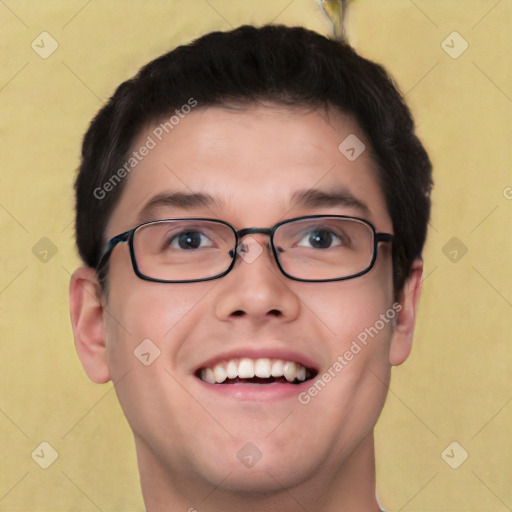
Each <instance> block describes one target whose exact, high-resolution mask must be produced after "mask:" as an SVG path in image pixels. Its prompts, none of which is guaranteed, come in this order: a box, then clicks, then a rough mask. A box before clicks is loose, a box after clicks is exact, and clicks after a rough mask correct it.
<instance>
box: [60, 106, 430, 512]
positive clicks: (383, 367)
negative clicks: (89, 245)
mask: <svg viewBox="0 0 512 512" xmlns="http://www.w3.org/2000/svg"><path fill="white" fill-rule="evenodd" d="M152 128H153V127H148V129H147V130H145V131H144V132H143V133H141V134H140V137H139V138H138V140H136V141H134V144H133V148H134V149H135V148H138V147H139V146H140V145H141V144H142V143H143V142H144V141H145V140H146V137H147V136H148V134H151V129H152ZM349 134H356V135H357V137H358V138H359V139H360V140H362V141H363V142H364V143H365V145H366V148H367V150H366V151H364V152H363V153H362V154H361V156H359V158H357V159H356V160H354V161H352V162H351V161H349V160H348V159H347V158H345V156H344V155H343V154H341V153H340V151H339V150H338V145H339V144H340V142H341V141H343V140H344V139H345V137H347V136H348V135H349ZM369 147H370V146H369V143H368V142H367V141H366V139H365V136H364V133H363V132H362V130H361V129H360V127H359V126H358V125H357V123H356V122H355V121H354V120H353V119H352V118H351V117H350V116H348V115H346V114H342V113H339V112H332V111H331V112H325V111H323V110H322V111H320V110H309V111H305V110H297V109H294V110H291V109H286V108H284V107H277V108H276V107H275V106H274V108H269V107H268V106H261V105H260V106H252V107H248V108H244V109H238V110H234V109H226V108H208V109H202V110H201V109H199V108H197V109H195V110H193V111H192V112H191V113H190V114H189V115H187V116H186V117H185V118H184V119H182V120H181V121H180V123H179V125H177V126H176V127H175V128H174V129H173V131H172V132H170V133H169V134H168V135H167V136H166V137H164V139H163V140H162V141H161V142H159V143H158V144H157V146H156V147H155V148H154V149H152V150H151V151H150V153H149V154H148V155H147V156H146V157H145V158H144V159H143V161H142V162H141V163H140V164H139V165H138V166H137V168H136V170H134V171H133V172H132V173H131V175H130V176H129V178H128V181H127V183H126V188H125V190H124V191H123V194H122V196H121V199H120V202H119V203H118V204H117V207H116V208H115V211H114V213H113V215H112V217H111V219H110V222H109V224H108V228H107V232H106V236H105V238H106V239H108V238H110V237H112V236H114V235H117V234H118V233H121V232H123V231H125V230H127V229H130V228H133V227H134V226H136V225H137V224H138V221H137V216H138V214H139V212H140V211H141V209H142V208H143V206H144V205H145V204H146V203H147V202H148V201H149V200H150V199H151V198H152V197H154V196H155V195H156V194H158V193H162V192H167V191H171V190H172V191H181V192H184V193H190V192H191V191H193V192H206V193H209V194H211V195H213V196H215V197H217V198H218V203H219V204H212V205H209V206H198V207H194V208H170V207H164V208H161V209H159V210H158V211H156V212H153V214H152V218H150V219H147V220H155V219H164V218H169V217H180V216H183V217H185V216H199V217H209V218H219V219H223V220H225V221H227V222H230V223H231V224H233V226H235V227H236V228H237V229H240V228H245V227H254V226H257V227H269V226H272V225H274V224H275V223H277V222H279V221H280V220H282V219H285V218H292V217H298V216H301V215H308V214H335V215H354V216H359V217H361V216H362V214H361V212H360V211H359V210H357V209H356V208H354V207H352V206H346V205H338V206H328V207H327V206H324V207H321V208H304V207H298V206H297V204H295V203H294V202H293V201H291V200H290V197H291V195H292V193H293V192H294V191H296V190H297V189H304V188H316V189H320V190H324V191H326V190H327V191H328V190H331V189H333V188H339V187H343V188H344V189H346V190H348V191H350V192H351V193H352V194H353V195H354V196H355V197H357V198H358V199H359V200H361V201H363V202H364V203H366V205H367V206H368V209H369V211H368V212H367V213H366V214H365V215H364V218H366V219H367V220H369V221H370V222H372V223H373V224H374V225H375V227H376V228H377V231H379V232H387V233H393V226H392V222H391V219H390V217H389V214H388V212H387V209H386V205H385V201H384V197H383V195H382V192H381V190H380V188H379V186H378V183H377V180H376V175H375V171H374V168H373V162H372V159H371V155H370V151H368V148H369ZM256 243H259V244H261V246H262V247H263V248H264V249H265V247H266V244H267V243H268V237H265V236H264V235H259V234H258V235H254V236H252V239H251V240H250V241H249V240H248V241H247V244H248V247H249V250H254V249H255V246H254V244H256ZM421 274H422V264H421V261H419V260H418V261H415V262H414V264H413V267H412V269H411V273H410V276H409V278H408V279H407V281H406V284H405V286H404V289H403V290H402V291H401V293H400V294H399V297H400V304H401V306H402V309H401V310H400V312H399V314H398V315H397V323H396V326H395V327H393V326H392V325H391V323H388V324H386V325H385V327H384V328H383V329H382V330H381V331H380V332H379V334H378V335H377V336H375V337H374V338H373V339H371V341H370V342H369V343H368V345H367V346H366V347H364V349H363V350H361V352H359V353H358V354H357V355H356V356H355V357H354V358H353V359H352V361H350V362H349V364H347V366H346V367H345V368H344V369H343V371H342V372H340V373H339V374H337V375H336V377H335V378H333V379H332V380H331V382H330V383H329V384H328V385H327V386H326V387H325V389H323V390H322V391H321V392H320V393H319V394H318V395H317V396H316V397H314V398H312V399H311V401H310V402H309V403H308V404H307V405H303V404H301V403H299V401H298V400H297V396H296V395H295V396H293V397H291V398H286V399H280V400H277V401H276V400H274V401H267V402H265V401H264V400H262V401H261V400H260V401H258V400H252V401H251V400H245V401H241V400H238V401H237V400H236V399H234V398H225V397H224V396H220V397H218V396H217V395H216V394H214V393H212V392H211V391H207V390H205V387H204V385H202V383H201V382H200V381H198V379H197V378H196V377H195V376H194V375H193V371H194V369H196V368H197V367H198V365H200V363H201V362H204V361H206V360H207V359H209V358H211V357H213V356H215V355H216V354H219V353H221V352H225V351H226V350H230V349H232V348H243V347H251V348H254V347H259V348H271V347H278V348H282V349H285V350H293V351H296V352H299V353H301V354H306V355H307V356H308V357H309V358H310V359H311V360H313V361H314V362H315V364H316V365H317V368H318V370H319V373H320V374H322V373H323V372H325V371H326V370H327V369H328V368H329V367H330V366H331V365H332V364H333V363H334V361H336V359H337V357H338V356H339V355H340V354H343V353H344V352H345V351H346V350H347V349H348V348H349V347H350V344H351V342H352V341H353V340H355V339H356V338H357V336H358V334H359V333H360V332H361V331H363V330H364V329H365V328H367V327H369V326H373V325H374V324H375V322H376V321H377V320H378V319H379V315H380V314H382V313H385V312H386V310H388V309H389V308H391V306H392V304H393V303H394V302H395V295H394V290H393V283H392V263H391V250H390V245H389V244H380V245H379V252H378V258H377V261H376V264H375V267H374V268H373V269H372V270H371V271H370V272H369V273H368V274H366V275H364V276H362V277H359V278H356V279H351V280H347V281H338V282H328V283H303V282H296V281H292V280H290V279H287V278H286V277H284V276H283V275H282V274H280V272H279V270H278V269H277V267H276V264H275V262H274V261H273V259H272V255H271V253H270V252H268V251H267V250H266V249H265V250H263V252H262V253H261V255H260V256H259V257H257V258H256V260H255V261H254V262H252V263H247V262H245V261H243V260H241V259H240V260H239V261H238V262H237V264H236V266H235V268H234V269H233V270H232V271H231V273H229V274H228V275H227V276H225V277H223V278H221V279H217V280H214V281H208V282H201V283H188V284H161V283H152V282H148V281H144V280H141V279H139V278H138V277H137V276H136V275H135V274H134V272H133V269H132V265H131V262H130V257H129V250H128V246H127V244H121V245H119V246H118V247H116V248H115V250H114V252H113V254H112V256H111V260H110V274H109V296H108V299H107V298H105V297H104V296H103V295H102V294H101V291H100V287H99V285H98V282H97V279H96V275H95V273H94V270H92V269H90V268H85V267H84V268H80V269H78V270H76V272H75V273H74V275H73V277H72V280H71V287H70V299H71V318H72V324H73V331H74V337H75V343H76V348H77V351H78V355H79V357H80V359H81V361H82V364H83V366H84V368H85V371H86V372H87V374H88V375H89V377H90V378H91V379H92V380H94V381H96V382H107V381H108V380H112V381H113V382H114V383H115V387H116V392H117V395H118V397H119V401H120V403H121V406H122V408H123V410H124V412H125V414H126V417H127V419H128V422H129V424H130V426H131V428H132V430H133V432H134V437H135V443H136V448H137V455H138V461H139V470H140V474H141V485H142V492H143V496H144V500H145V504H146V507H147V509H148V510H149V511H151V512H153V511H160V510H162V511H163V510H183V511H187V510H190V511H193V510H194V508H195V509H196V510H198V511H200V512H209V511H217V510H222V511H225V512H230V511H238V510H247V511H275V512H278V511H280V512H285V511H286V512H290V511H304V510H306V511H310V512H313V511H314V512H334V511H336V512H340V511H348V510H358V511H374V510H379V507H378V504H377V501H376V498H375V471H374V446H373V428H374V425H375V423H376V421H377V418H378V416H379V414H380V411H381V409H382V407H383V404H384V401H385V397H386V391H387V386H388V385H389V379H390V370H391V367H392V365H398V364H401V363H402V362H403V361H404V360H405V359H406V358H407V356H408V354H409V352H410V349H411V340H412V335H413V329H414V323H415V314H416V307H417V303H418V298H419V292H420V285H421ZM147 338H149V339H151V340H152V341H153V343H154V344H155V345H157V346H158V348H159V349H160V351H161V354H160V356H159V357H158V358H157V359H156V360H155V361H154V362H153V363H152V364H151V365H150V366H144V365H143V364H141V363H140V361H139V360H138V359H137V358H136V357H134V354H133V351H134V350H135V349H136V347H137V346H138V345H139V344H140V343H141V341H142V340H144V339H147ZM247 442H251V443H253V444H254V445H256V446H257V447H258V449H259V451H260V452H261V454H262V457H261V459H260V460H259V461H258V462H257V463H256V464H255V465H254V466H252V467H250V468H249V467H246V466H245V465H244V464H242V463H241V461H240V460H239V459H238V457H237V452H238V451H239V450H240V449H241V448H242V447H243V446H244V445H245V444H246V443H247Z"/></svg>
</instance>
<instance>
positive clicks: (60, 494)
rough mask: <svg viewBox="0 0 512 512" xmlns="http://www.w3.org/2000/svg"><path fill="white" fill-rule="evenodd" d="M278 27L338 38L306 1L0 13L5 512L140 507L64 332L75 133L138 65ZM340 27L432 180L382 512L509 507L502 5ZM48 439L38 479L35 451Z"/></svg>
mask: <svg viewBox="0 0 512 512" xmlns="http://www.w3.org/2000/svg"><path fill="white" fill-rule="evenodd" d="M271 21H275V22H279V23H284V24H288V25H293V24H301V25H304V26H306V27H308V28H312V29H314V30H317V31H319V32H322V33H325V34H327V33H329V32H330V30H331V26H330V23H329V21H328V19H327V18H326V17H325V15H324V14H323V13H322V12H321V10H320V8H319V6H318V3H317V2H316V1H314V0H265V1H262V0H258V1H250V2H249V1H226V0H224V1H223V0H209V2H206V1H204V0H186V1H185V0H183V1H146V2H142V1H140V2H135V1H132V0H130V1H122V2H121V1H113V0H111V1H106V0H92V1H87V0H80V1H75V0H69V1H58V2H57V1H36V0H32V1H28V0H27V1H22V0H7V1H6V2H0V55H1V63H2V64H1V68H0V158H1V160H0V167H1V170H0V229H1V244H0V261H1V273H0V335H1V352H0V354H1V356H0V436H1V437H0V460H1V468H0V510H2V511H3V510H24V511H27V510H38V511H39V510H41V511H43V510H44V511H49V510H60V511H71V510H84V511H89V510H91V511H93V510H103V511H107V510H116V511H132V510H142V509H143V504H142V500H141V497H140V489H139V484H138V475H137V468H136V461H135V454H134V446H133V441H132V438H131V433H130V430H129V428H128V426H127V424H126V422H125V420H124V418H123V416H122V412H121V411H120V408H119V406H118V405H117V401H116V397H115V393H114V392H113V388H112V385H111V384H110V383H109V384H105V385H96V384H93V383H91V382H90V381H89V380H88V379H87V377H86V376H85V374H84V373H83V371H82V369H81V366H80V364H79V361H78V359H77V356H76V354H75V350H74V346H73V340H72V334H71V328H70V324H69V320H68V318H69V314H68V305H67V288H68V282H69V277H70V273H71V272H72V271H73V270H74V269H75V268H76V267H77V265H78V264H79V261H78V258H77V256H76V253H75V248H74V240H73V192H72V184H73V179H74V175H75V170H76V168H77V166H78V162H79V153H80V143H81V137H82V135H83V133H84V131H85V129H86V127H87V125H88V123H89V121H90V119H91V118H92V116H93V115H94V114H95V112H96V111H97V110H98V109H99V108H100V107H101V105H102V104H103V102H104V101H105V100H106V99H107V98H108V97H109V96H110V95H111V94H112V92H113V91H114V88H115V87H116V86H117V85H118V84H119V83H120V82H121V81H123V80H125V79H127V78H128V77H131V76H132V75H133V74H134V73H135V72H136V71H137V70H138V68H139V67H140V66H141V65H143V64H145V63H146V62H147V61H149V60H150V59H152V58H154V57H156V56H158V55H160V54H161V53H164V52H166V51H168V50H169V49H170V48H172V47H174V46H176V45H177V44H179V43H184V42H188V41H189V40H191V39H192V38H195V37H198V36H200V35H201V34H203V33H205V32H208V31H211V30H216V29H220V30H227V29H229V28H230V27H231V26H233V27H235V26H237V25H240V24H242V23H255V24H262V23H267V22H271ZM346 21H347V26H348V36H349V40H350V41H351V43H352V44H353V45H354V46H355V47H356V48H357V50H358V51H359V52H360V53H361V54H362V55H364V56H365V57H368V58H371V59H373V60H376V61H378V62H380V63H382V64H384V65H385V66H386V67H387V68H388V69H389V71H390V72H391V73H392V74H393V75H394V77H395V78H396V80H397V82H398V84H399V86H400V88H401V90H402V91H403V92H404V93H405V94H406V99H407V101H408V103H409V104H410V106H411V107H412V109H413V112H414V115H415V118H416V121H417V126H418V132H419V134H420V136H421V138H422V140H423V141H424V143H425V145H426V146H427V149H428V150H429V152H430V154H431V157H432V160H433V163H434V168H435V171H434V179H435V190H434V194H433V216H432V222H431V229H430V232H429V238H428V242H427V247H426V251H425V267H426V272H425V281H424V290H423V296H422V300H421V304H420V313H419V320H418V326H417V333H416V337H415V346H414V349H413V353H412V356H411V358H410V359H409V361H408V362H407V363H405V365H403V366H402V367H399V368H397V369H395V370H394V377H393V380H392V384H391V388H390V393H389V399H388V403H387V405H386V407H385V409H384V413H383V416H382V418H381V420H380V422H379V424H378V427H377V435H376V437H377V479H378V494H379V497H380V499H381V501H382V505H383V506H384V507H385V508H386V509H387V510H389V511H395V510H396V511H398V510H404V511H448V510H450V511H451V510H453V511H455V510H467V511H505V510H510V508H511V507H512V481H511V480H512V478H511V468H512V443H511V432H512V428H511V427H512V403H511V400H512V386H511V383H512V372H511V367H512V365H511V357H512V344H511V343H510V342H511V335H510V330H511V327H512V322H511V318H512V314H511V313H512V278H511V266H512V265H511V257H512V242H511V240H510V236H511V232H512V230H511V226H512V222H511V221H512V199H511V198H512V189H511V188H509V187H512V172H511V168H512V156H511V155H512V152H511V133H512V66H511V53H510V52H511V48H512V30H511V26H512V2H511V1H510V0H500V1H497V0H492V1H491V0H489V1H486V0H478V1H477V0H458V1H456V0H430V1H428V0H414V1H412V0H386V1H383V0H380V1H377V0H354V1H353V2H351V3H350V4H349V11H348V17H347V20H346ZM44 31H46V32H48V33H49V34H51V36H52V37H53V38H54V39H55V40H56V41H57V42H58V45H59V46H58V49H57V50H56V51H55V53H53V54H52V55H51V56H50V57H48V58H47V59H43V58H41V57H40V56H39V55H38V54H37V53H36V52H35V51H34V50H33V49H32V48H31V43H32V41H34V40H36V42H37V39H36V38H37V36H38V35H39V34H40V33H41V32H44ZM452 32H458V34H460V36H461V37H462V38H463V40H465V41H467V43H468V45H469V46H468V48H467V50H466V51H465V52H464V53H462V55H460V56H459V57H458V58H452V57H451V56H450V55H448V53H446V51H445V50H444V49H443V46H442V42H443V41H444V40H445V39H446V38H447V37H448V36H449V35H450V34H452ZM455 38H456V39H453V36H452V37H451V39H450V38H448V39H447V42H446V43H445V45H446V44H448V45H449V46H453V47H454V50H457V49H458V48H460V45H461V44H464V43H463V42H462V39H460V38H459V36H455ZM45 237H46V238H47V239H49V240H51V243H52V244H53V245H54V246H55V248H56V249H57V252H56V254H54V255H52V253H51V247H52V246H51V244H50V243H49V242H48V240H43V241H40V240H41V239H43V238H45ZM454 237H456V240H455V241H453V240H452V238H454ZM450 240H452V241H451V242H449V241H450ZM38 243H39V245H36V244H38ZM446 244H448V245H446ZM454 244H455V245H454ZM34 246H35V249H34ZM464 247H465V248H466V249H467V253H466V254H464V255H463V256H462V257H461V254H462V252H463V249H464ZM44 250H49V251H50V252H48V253H47V256H46V258H47V259H48V261H46V262H45V261H41V258H43V259H44V252H43V253H41V251H44ZM454 251H455V252H454ZM34 253H35V254H34ZM50 256H51V257H50ZM450 258H451V259H457V260H458V261H451V259H450ZM305 428H307V426H306V427H305ZM312 435H314V432H312ZM43 441H46V442H47V443H49V444H50V445H51V446H52V447H53V448H54V449H55V450H56V452H57V453H58V459H57V460H56V461H55V462H54V463H53V464H52V465H51V466H50V467H49V468H48V469H42V468H41V467H39V465H38V464H36V462H35V461H34V459H33V458H32V457H31V453H32V452H33V451H34V450H35V449H36V447H38V446H39V444H40V443H41V442H43ZM454 441H455V442H457V443H458V444H459V445H460V447H459V446H458V445H457V446H455V449H454V451H451V449H449V450H448V451H447V452H445V459H446V453H448V456H449V457H448V459H446V460H450V462H451V463H452V464H455V463H457V461H460V459H461V454H462V453H463V452H462V449H464V450H465V451H467V452H468V454H469V457H468V459H467V460H466V461H465V462H464V463H463V464H462V465H460V467H458V468H457V469H452V468H451V467H450V466H449V465H448V464H447V463H446V462H445V460H443V458H442V456H441V455H442V453H443V452H444V451H445V448H447V447H448V445H450V443H452V442H454ZM36 453H37V452H36ZM310 512H315V511H310Z"/></svg>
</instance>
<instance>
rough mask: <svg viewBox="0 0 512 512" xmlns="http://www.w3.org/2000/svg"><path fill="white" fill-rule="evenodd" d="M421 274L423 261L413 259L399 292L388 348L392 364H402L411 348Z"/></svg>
mask: <svg viewBox="0 0 512 512" xmlns="http://www.w3.org/2000/svg"><path fill="white" fill-rule="evenodd" d="M422 275H423V262H422V261H421V260H420V259H417V260H414V262H413V264H412V267H411V272H410V273H409V276H408V277H407V279H406V280H405V284H404V287H403V288H402V291H401V292H400V299H399V303H400V306H401V309H400V310H399V311H398V308H397V311H398V314H397V316H396V325H395V328H394V330H393V336H392V338H391V346H390V349H389V363H390V364H391V365H393V366H398V365H399V364H402V363H403V362H404V361H405V360H406V359H407V358H408V357H409V354H410V352H411V348H412V335H413V333H414V325H415V323H416V308H417V306H418V301H419V298H420V291H421V276H422Z"/></svg>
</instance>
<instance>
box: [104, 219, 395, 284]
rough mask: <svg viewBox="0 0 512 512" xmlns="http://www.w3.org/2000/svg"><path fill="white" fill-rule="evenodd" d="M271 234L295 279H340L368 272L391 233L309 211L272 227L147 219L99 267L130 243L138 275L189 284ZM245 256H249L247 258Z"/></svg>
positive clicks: (217, 273) (228, 265)
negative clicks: (250, 240)
mask: <svg viewBox="0 0 512 512" xmlns="http://www.w3.org/2000/svg"><path fill="white" fill-rule="evenodd" d="M258 233H260V234H264V235H267V236H269V237H270V243H269V245H268V248H269V249H271V250H272V253H273V255H274V258H275V261H276V263H277V266H278V267H279V269H280V271H281V272H282V273H283V274H284V275H285V276H286V277H288V278H290V279H293V280H295V281H313V282H324V281H341V280H344V279H352V278H354V277H358V276H362V275H363V274H366V273H367V272H369V271H370V270H371V269H372V267H373V266H374V264H375V260H376V259H377V247H378V244H379V242H391V241H392V240H393V235H391V234H389V233H377V232H376V231H375V227H374V226H373V224H371V223H370V222H368V221H366V220H364V219H359V218H356V217H347V216H344V215H309V216H305V217H298V218H295V219H288V220H285V221H282V222H279V223H278V224H276V225H275V226H273V227H271V228H245V229H240V230H236V229H235V228H234V227H233V226H232V225H231V224H228V223H227V222H224V221H222V220H213V219H202V218H183V219H166V220H157V221H153V222H146V223H144V224H141V225H139V226H136V227H135V228H133V229H130V230H129V231H125V232H124V233H121V234H119V235H117V236H115V237H113V238H111V239H110V240H109V241H108V242H107V244H106V247H105V250H104V252H103V255H102V256H101V258H100V260H99V263H98V265H97V267H96V270H97V271H98V272H99V271H100V270H101V269H102V268H103V267H104V266H105V264H106V263H107V261H108V259H109V257H110V255H111V253H112V251H113V249H114V247H116V246H117V245H118V244H120V243H124V242H127V243H128V245H129V247H130V256H131V261H132V265H133V270H134V272H135V274H136V275H137V276H138V277H140V278H141V279H145V280H147V281H155V282H159V283H190V282H197V281H208V280H211V279H217V278H219V277H222V276H225V275H226V274H227V273H228V272H229V271H230V270H231V269H232V268H233V267H234V265H235V262H236V259H237V255H240V254H241V255H242V256H243V254H244V251H247V246H246V244H245V243H244V242H243V238H244V237H246V236H247V235H253V234H258ZM244 259H245V258H244Z"/></svg>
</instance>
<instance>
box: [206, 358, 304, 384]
mask: <svg viewBox="0 0 512 512" xmlns="http://www.w3.org/2000/svg"><path fill="white" fill-rule="evenodd" d="M200 376H201V379H202V380H204V381H206V382H209V383H210V384H220V383H221V382H224V381H225V380H226V379H235V378H236V377H238V378H240V379H251V378H253V377H260V378H263V379H266V378H269V377H271V376H272V377H284V378H285V379H286V380H287V381H288V382H293V381H294V380H296V379H297V380H299V381H305V380H306V367H305V366H302V365H301V364H299V363H295V362H293V361H283V360H282V359H268V358H261V359H250V358H248V357H243V358H241V359H230V360H229V361H223V362H221V363H218V364H216V365H215V366H214V367H212V368H203V369H202V370H201V374H200Z"/></svg>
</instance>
